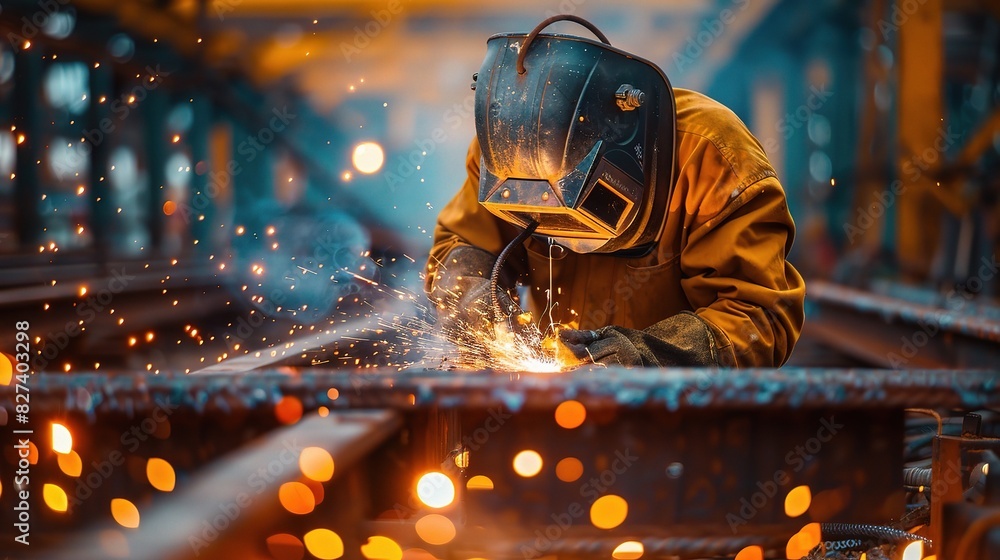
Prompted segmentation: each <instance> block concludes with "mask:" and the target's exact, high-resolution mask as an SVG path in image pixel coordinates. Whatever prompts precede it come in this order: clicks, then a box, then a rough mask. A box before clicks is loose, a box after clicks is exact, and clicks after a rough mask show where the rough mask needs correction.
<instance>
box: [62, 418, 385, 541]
mask: <svg viewBox="0 0 1000 560" xmlns="http://www.w3.org/2000/svg"><path fill="white" fill-rule="evenodd" d="M401 426H402V419H401V417H400V415H399V414H397V413H395V412H392V411H348V412H334V413H331V414H330V416H328V417H325V418H324V417H320V416H318V415H317V416H311V417H309V418H305V419H303V420H302V421H301V422H299V423H298V424H295V425H294V426H291V427H288V428H284V429H280V430H275V431H274V432H271V433H270V434H268V435H267V436H265V437H264V439H263V440H262V441H259V442H257V443H255V444H250V445H247V446H245V447H244V448H242V449H241V450H240V451H239V452H238V453H235V454H234V455H232V456H229V457H227V458H224V459H222V460H220V461H218V462H216V463H214V464H213V465H211V466H209V467H207V468H205V469H204V470H203V471H202V472H200V473H199V474H198V475H197V477H196V478H195V479H194V480H192V481H191V482H190V483H189V484H187V485H186V487H185V489H184V490H183V491H182V492H178V493H176V494H173V495H170V496H169V497H167V498H166V499H164V501H163V502H162V503H161V504H160V505H159V506H158V507H157V508H155V509H153V510H152V511H151V512H150V513H149V514H148V515H147V516H146V517H145V518H144V519H143V520H142V523H141V525H140V526H139V527H138V528H137V529H136V530H135V532H134V533H131V534H130V535H129V539H128V542H129V548H130V549H131V550H133V551H135V552H140V551H141V556H142V558H146V559H148V560H177V559H179V558H195V557H196V556H201V557H203V558H247V557H250V556H248V554H252V553H253V551H254V550H256V549H255V548H252V546H253V545H251V541H252V539H247V538H246V537H247V536H248V535H254V536H257V535H260V533H261V532H262V531H263V530H265V529H266V528H267V527H268V526H269V525H268V521H270V518H271V517H272V516H273V513H272V512H273V511H274V509H275V508H276V507H277V508H280V506H279V505H278V503H277V496H278V488H279V487H280V486H281V485H282V484H284V483H285V482H290V481H294V480H299V478H300V476H301V472H300V470H299V467H298V456H294V457H292V458H291V460H290V461H288V462H287V464H285V462H282V468H281V469H278V470H277V471H278V472H277V474H274V470H270V471H265V472H266V473H267V474H269V475H271V476H261V475H260V474H259V472H260V470H261V467H264V469H267V468H268V466H269V465H270V464H272V463H274V462H275V461H276V460H278V459H279V458H280V457H283V456H286V455H288V453H289V449H302V448H306V447H319V448H322V449H325V450H326V451H328V452H329V453H330V455H331V456H332V457H333V460H334V464H335V465H336V470H335V471H334V477H335V478H336V477H338V476H343V475H344V473H345V472H349V471H350V469H351V467H353V466H354V465H356V464H358V463H359V462H360V461H361V460H362V459H364V458H365V456H366V455H368V454H369V453H370V452H371V451H372V450H373V449H375V448H376V447H377V446H378V445H379V444H381V443H382V442H384V441H385V440H386V439H387V438H389V436H391V435H392V434H394V433H395V432H396V431H398V430H399V428H400V427H401ZM248 481H259V482H260V484H262V485H264V487H263V488H262V489H261V488H260V487H259V486H258V485H257V484H254V486H253V487H250V486H248ZM258 490H260V491H258ZM241 496H242V497H241ZM221 504H231V505H233V507H237V506H238V507H239V509H238V510H237V512H238V515H236V516H235V518H234V519H231V520H230V521H231V522H230V523H227V524H226V525H227V526H226V528H225V529H223V531H222V532H221V534H220V536H219V538H217V539H216V540H215V541H214V542H211V543H208V542H206V543H205V544H206V548H204V549H199V548H197V545H198V544H200V543H195V545H194V546H192V543H191V538H192V536H197V535H201V534H202V533H203V530H204V527H203V524H204V523H206V522H207V521H208V522H211V521H212V520H213V519H214V518H215V517H217V516H218V515H220V509H219V506H220V505H221ZM244 504H248V505H244ZM45 557H46V558H48V559H51V560H63V559H65V560H71V559H72V560H88V559H94V560H104V559H105V558H107V557H108V553H107V552H106V550H105V549H104V547H103V546H102V544H101V538H100V534H99V533H98V532H94V533H90V534H88V535H85V536H82V537H80V538H79V539H76V540H72V541H70V542H68V543H66V545H65V546H64V547H61V549H60V550H53V551H50V552H47V553H46V556H45Z"/></svg>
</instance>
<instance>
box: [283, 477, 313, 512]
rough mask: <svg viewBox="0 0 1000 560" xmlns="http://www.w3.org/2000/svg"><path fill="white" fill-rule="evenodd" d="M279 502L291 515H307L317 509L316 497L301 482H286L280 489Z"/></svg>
mask: <svg viewBox="0 0 1000 560" xmlns="http://www.w3.org/2000/svg"><path fill="white" fill-rule="evenodd" d="M278 501H279V502H281V505H282V507H284V508H285V509H286V510H288V511H289V512H290V513H295V514H298V515H305V514H307V513H312V510H314V509H315V508H316V496H314V495H313V492H312V490H310V489H309V487H308V486H306V485H305V484H302V483H301V482H286V483H284V484H282V485H281V487H280V488H278Z"/></svg>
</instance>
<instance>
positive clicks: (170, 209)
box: [163, 200, 177, 216]
mask: <svg viewBox="0 0 1000 560" xmlns="http://www.w3.org/2000/svg"><path fill="white" fill-rule="evenodd" d="M175 211H177V203H176V202H174V201H173V200H168V201H166V202H164V203H163V214H164V215H166V216H173V215H174V212H175Z"/></svg>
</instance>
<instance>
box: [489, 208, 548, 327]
mask: <svg viewBox="0 0 1000 560" xmlns="http://www.w3.org/2000/svg"><path fill="white" fill-rule="evenodd" d="M537 227H538V222H536V221H532V222H531V223H530V224H528V227H526V228H524V231H522V232H521V233H519V234H517V237H515V238H514V239H513V240H512V241H511V242H510V243H508V244H507V246H506V247H504V248H503V251H500V256H498V257H497V262H495V263H494V264H493V272H492V273H491V274H490V309H492V310H493V314H494V319H493V320H494V322H496V321H499V320H500V318H501V317H504V316H505V315H506V314H505V313H504V311H503V309H501V308H500V298H499V297H498V294H499V293H500V292H499V290H500V286H499V285H498V284H499V283H500V270H501V269H502V268H503V263H505V262H506V261H507V257H508V256H509V255H510V252H511V251H513V250H514V247H517V246H519V245H520V244H521V243H524V240H525V239H527V238H529V237H531V234H532V233H534V232H535V228H537Z"/></svg>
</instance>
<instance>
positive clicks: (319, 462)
mask: <svg viewBox="0 0 1000 560" xmlns="http://www.w3.org/2000/svg"><path fill="white" fill-rule="evenodd" d="M299 469H301V470H302V474H304V475H305V476H306V478H309V479H311V480H315V481H316V482H326V481H328V480H330V479H331V478H333V457H331V456H330V453H329V452H327V450H325V449H322V448H319V447H307V448H305V449H303V450H302V453H300V454H299Z"/></svg>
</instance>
